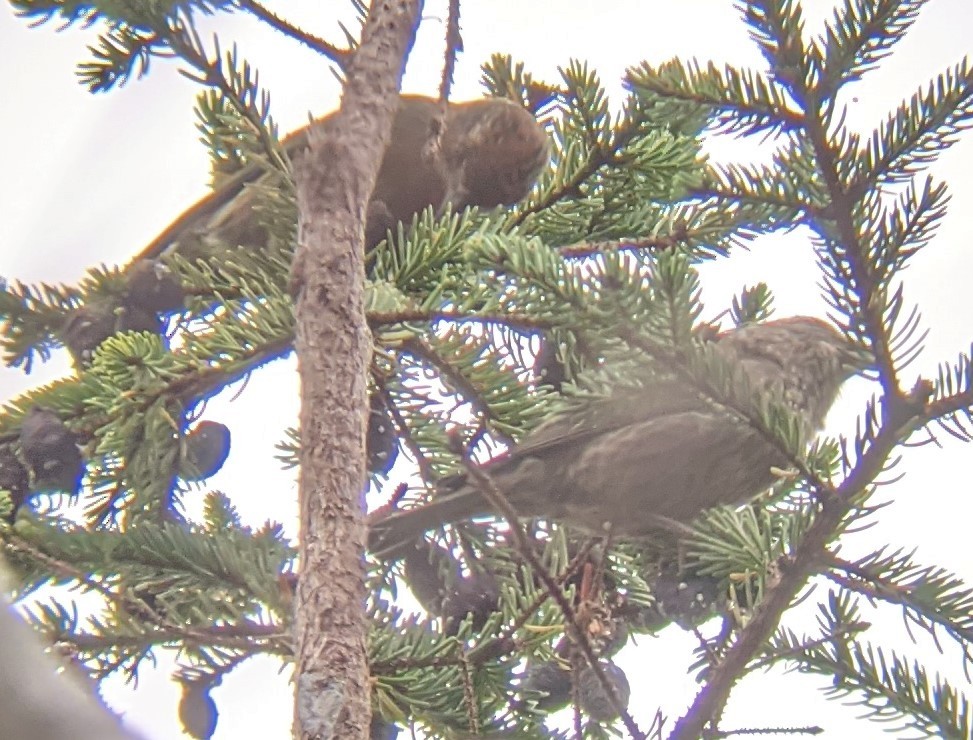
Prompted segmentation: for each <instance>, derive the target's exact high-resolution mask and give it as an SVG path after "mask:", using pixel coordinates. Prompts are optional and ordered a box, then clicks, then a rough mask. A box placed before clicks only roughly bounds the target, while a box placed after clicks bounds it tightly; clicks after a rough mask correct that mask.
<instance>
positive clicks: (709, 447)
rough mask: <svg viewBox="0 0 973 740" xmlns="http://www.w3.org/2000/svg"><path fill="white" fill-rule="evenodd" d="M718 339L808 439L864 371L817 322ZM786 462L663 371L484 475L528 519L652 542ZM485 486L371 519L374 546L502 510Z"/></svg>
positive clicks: (852, 351) (543, 432)
mask: <svg viewBox="0 0 973 740" xmlns="http://www.w3.org/2000/svg"><path fill="white" fill-rule="evenodd" d="M713 342H714V344H713V345H712V351H713V353H714V354H715V355H716V357H717V358H718V359H719V360H720V361H723V362H724V363H727V364H729V365H730V366H731V367H734V368H735V369H736V371H737V372H738V373H739V375H740V377H741V378H742V379H743V380H744V381H745V385H746V386H747V387H749V389H750V390H751V391H752V392H754V393H758V394H769V395H770V396H771V397H773V398H775V399H776V400H777V401H778V402H780V403H783V404H784V405H785V406H786V407H788V408H789V409H790V410H791V411H793V412H795V415H796V418H797V419H798V420H799V423H800V427H801V432H802V434H803V435H804V436H803V437H802V439H805V440H807V439H809V438H810V436H811V435H812V434H814V433H815V432H817V431H818V430H819V429H820V428H821V426H822V425H823V423H824V419H825V416H826V414H827V412H828V410H829V409H830V407H831V405H832V404H833V402H834V401H835V399H836V398H837V396H838V392H839V390H840V388H841V386H842V384H843V383H844V382H845V380H847V379H848V378H850V377H851V376H852V375H854V374H855V373H857V372H860V371H861V370H863V369H864V364H865V358H864V355H863V353H862V351H861V350H860V349H858V348H857V347H855V345H853V344H852V343H850V342H849V341H848V340H846V339H845V338H844V337H843V335H842V334H841V333H840V332H839V331H838V330H837V329H835V328H834V327H833V326H831V325H830V324H828V323H826V322H824V321H822V320H820V319H817V318H813V317H807V316H798V317H790V318H783V319H778V320H774V321H767V322H763V323H753V324H746V325H743V326H740V327H738V328H735V329H732V330H729V331H726V332H723V333H721V334H719V335H717V336H716V337H715V339H713ZM787 466H788V459H787V456H786V455H785V454H783V453H782V452H781V451H780V449H779V448H778V447H777V446H776V445H775V444H774V443H773V442H772V441H771V440H770V438H768V437H766V436H764V435H763V434H762V433H761V432H760V431H759V430H757V429H755V428H754V427H753V426H752V425H751V424H749V423H747V421H746V420H745V419H744V418H743V417H742V416H741V415H740V414H736V413H733V412H732V411H731V410H730V409H729V408H727V407H726V406H722V405H720V404H719V403H715V402H714V401H713V400H712V399H707V398H706V396H705V394H701V393H700V392H699V390H698V389H697V388H696V387H695V386H694V385H693V384H691V383H689V382H688V381H686V380H684V379H680V377H679V375H678V373H672V372H669V373H665V372H662V373H659V374H658V377H657V378H654V379H653V380H651V381H650V382H647V383H645V384H644V385H643V386H641V387H636V386H619V387H616V388H614V389H612V391H611V392H609V393H608V394H607V395H606V396H605V397H603V398H599V399H590V400H584V401H582V402H579V403H576V404H575V405H573V406H568V407H567V408H566V409H565V410H563V411H560V412H557V413H555V414H553V415H552V416H551V418H549V419H548V420H546V421H544V422H542V423H541V424H540V425H539V426H537V427H536V428H535V429H534V430H533V431H532V432H530V433H528V434H527V435H526V436H525V437H524V438H523V440H522V441H521V442H520V443H519V444H516V445H514V446H512V448H511V449H509V450H508V451H507V452H506V453H504V454H503V455H501V456H498V457H497V458H494V459H493V460H491V461H488V462H486V463H484V464H482V465H481V466H480V467H479V470H480V472H482V473H483V474H485V475H486V476H487V478H488V479H489V483H490V485H491V486H493V487H495V488H496V489H497V490H499V491H500V492H501V493H502V494H503V495H504V496H505V497H506V498H507V500H508V501H509V502H510V503H511V505H512V506H513V508H514V510H515V511H516V512H517V514H518V515H519V516H525V517H540V518H546V519H551V520H555V521H559V522H561V523H563V524H567V525H569V526H571V527H575V528H577V529H579V530H582V531H586V532H589V533H593V534H596V535H604V534H606V532H607V531H609V530H610V532H611V534H612V536H613V537H619V538H644V537H649V536H652V535H653V533H655V534H658V532H659V530H660V529H666V528H668V527H669V525H671V524H672V523H673V522H675V523H679V524H686V523H689V522H691V521H692V520H693V519H694V518H695V517H696V516H697V515H699V514H700V513H701V512H703V511H704V510H706V509H709V508H711V507H713V506H716V505H720V504H742V503H745V502H747V501H748V500H750V499H752V498H754V497H755V496H757V495H758V494H759V493H761V492H762V491H764V490H766V489H767V488H769V487H770V486H771V485H773V483H774V482H775V481H776V480H777V479H778V476H779V469H781V468H786V467H787ZM481 485H483V481H480V482H479V483H478V482H477V481H475V480H472V479H471V476H470V475H460V476H454V477H452V478H450V479H447V480H445V481H443V482H442V483H441V484H440V487H439V489H438V490H437V491H436V492H435V495H434V496H433V497H432V499H431V500H430V502H429V503H426V504H423V505H420V506H416V507H413V508H409V509H402V510H397V511H393V512H392V513H390V514H387V515H383V516H382V517H381V518H379V519H378V520H376V521H373V522H371V527H370V533H369V549H370V550H371V551H372V552H373V553H380V554H381V553H386V555H387V556H388V557H389V559H395V557H399V556H401V555H400V554H399V553H401V552H402V547H403V546H405V545H406V544H411V543H414V542H415V541H416V540H417V538H419V537H421V536H422V535H423V534H424V533H425V532H428V531H430V530H432V529H435V528H437V527H441V526H442V525H444V524H447V523H453V522H457V521H462V520H464V519H468V518H472V517H477V516H485V515H489V514H491V513H494V512H492V511H491V508H490V505H489V504H488V503H487V501H486V499H485V497H484V496H483V493H482V490H481Z"/></svg>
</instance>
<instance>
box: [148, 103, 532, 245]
mask: <svg viewBox="0 0 973 740" xmlns="http://www.w3.org/2000/svg"><path fill="white" fill-rule="evenodd" d="M439 112H440V103H439V101H437V100H435V99H434V98H428V97H422V96H416V95H403V96H402V98H401V102H400V105H399V109H398V112H397V113H396V116H395V118H394V120H393V123H392V132H391V137H390V139H389V144H388V148H387V149H386V151H385V156H384V158H383V160H382V164H381V167H380V169H379V172H378V176H377V179H376V182H375V189H374V191H373V193H372V199H371V201H370V202H369V206H368V210H367V215H366V220H367V222H366V227H365V231H366V240H365V241H366V244H365V245H366V247H368V248H371V247H374V246H375V245H377V244H378V243H379V242H381V241H382V240H383V239H384V238H385V234H386V231H387V230H388V229H391V228H393V227H394V226H395V225H396V223H398V222H399V221H405V222H407V221H409V220H410V219H411V218H412V216H413V215H414V214H415V213H417V212H419V211H421V210H422V209H424V208H426V207H428V206H432V207H433V208H435V209H437V210H438V211H440V212H444V211H445V210H446V208H447V206H448V207H451V208H452V210H454V211H459V210H462V209H463V208H466V207H467V206H479V207H481V208H494V207H496V206H503V205H512V204H514V203H516V202H517V201H519V200H522V199H523V198H524V196H526V195H527V193H528V191H529V190H530V189H531V187H533V185H534V182H535V181H536V180H537V176H538V174H539V173H540V171H541V169H542V168H543V167H544V165H545V164H546V163H547V162H548V159H549V157H550V153H549V147H548V139H547V134H546V133H545V132H544V129H543V128H542V127H541V126H540V124H538V123H537V121H536V120H535V119H534V116H533V115H531V113H530V112H528V111H527V110H525V109H524V108H523V107H522V106H520V105H519V104H517V103H514V102H512V101H510V100H506V99H504V98H483V99H480V100H472V101H468V102H463V103H449V104H448V107H447V110H446V116H445V119H444V120H443V122H442V123H443V128H442V130H441V139H440V141H439V146H438V147H435V146H430V142H432V141H434V138H435V137H436V135H437V125H438V124H437V122H438V116H439ZM332 120H333V118H332V117H331V116H325V117H324V118H321V119H319V120H318V121H315V122H314V123H312V124H311V125H310V126H308V127H305V128H304V129H301V130H299V131H297V132H295V133H294V134H291V135H290V136H289V137H287V139H285V140H284V142H283V148H284V150H285V151H286V152H287V153H288V155H290V156H291V157H300V156H305V155H304V152H305V150H306V149H307V143H308V139H309V131H310V129H311V128H314V129H317V130H319V131H321V132H322V133H326V132H327V129H328V127H329V126H330V125H331V122H332ZM260 173H261V170H260V169H259V168H258V167H255V166H251V167H247V168H244V169H243V170H241V171H240V172H238V173H236V174H235V175H233V176H231V177H229V178H228V179H226V180H225V181H224V182H223V183H222V184H221V185H220V186H219V187H218V188H217V189H216V190H215V191H214V192H213V193H212V194H211V195H210V196H208V197H207V198H204V199H203V200H202V201H200V202H199V203H197V204H196V205H194V206H193V207H192V208H190V209H189V210H188V211H186V212H185V213H184V214H183V215H182V216H181V217H180V218H179V219H177V220H176V221H175V222H174V223H173V224H172V225H171V226H170V227H169V228H168V229H166V230H165V232H163V233H162V234H161V235H160V236H159V237H158V238H157V239H156V240H155V241H154V242H153V243H152V244H150V245H149V246H148V247H147V248H146V249H145V251H144V253H143V254H145V255H146V256H148V257H152V256H157V255H158V254H160V253H162V252H169V251H175V252H176V253H179V254H181V255H183V256H184V257H188V258H197V257H202V256H209V255H211V254H213V253H214V250H219V249H223V248H226V247H227V246H229V247H238V246H245V247H258V248H259V247H261V246H264V245H266V244H267V241H268V234H267V232H266V229H265V228H264V226H263V225H262V224H261V223H260V219H259V218H258V217H257V214H256V211H255V206H256V205H257V201H258V199H257V197H256V196H255V193H254V192H253V190H252V189H249V188H247V187H246V185H247V184H248V183H250V182H252V181H254V180H256V179H257V178H258V177H259V175H260Z"/></svg>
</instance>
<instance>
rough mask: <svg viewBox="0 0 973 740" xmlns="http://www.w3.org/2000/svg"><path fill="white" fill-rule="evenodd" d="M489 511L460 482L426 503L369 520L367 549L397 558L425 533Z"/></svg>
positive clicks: (474, 492) (476, 494) (472, 490)
mask: <svg viewBox="0 0 973 740" xmlns="http://www.w3.org/2000/svg"><path fill="white" fill-rule="evenodd" d="M488 512H489V506H488V505H487V503H486V501H485V500H484V499H483V496H482V495H481V494H480V492H479V491H478V490H476V489H475V488H474V487H473V486H470V485H463V486H461V487H460V488H458V489H457V490H455V491H451V492H449V493H445V494H442V495H439V496H437V497H436V498H434V499H433V500H432V501H430V502H429V503H427V504H423V505H422V506H417V507H415V508H412V509H404V510H401V511H395V512H393V513H391V514H389V515H388V516H386V517H383V518H381V519H379V520H377V521H374V522H371V523H370V526H369V531H368V550H369V551H370V552H371V553H372V554H374V555H377V556H378V557H380V558H382V559H383V560H397V559H398V558H400V557H402V556H403V555H404V554H405V552H406V551H407V549H408V548H409V547H410V546H411V545H412V544H413V543H414V542H415V541H416V540H417V539H419V538H420V537H421V536H422V535H423V534H425V533H426V532H428V531H430V530H432V529H436V528H437V527H441V526H443V525H444V524H451V523H452V522H458V521H461V520H463V519H469V518H470V517H474V516H477V515H481V514H486V513H488Z"/></svg>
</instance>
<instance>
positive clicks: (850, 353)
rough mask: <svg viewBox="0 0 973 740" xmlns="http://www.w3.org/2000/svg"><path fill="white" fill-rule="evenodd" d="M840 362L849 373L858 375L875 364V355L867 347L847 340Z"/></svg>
mask: <svg viewBox="0 0 973 740" xmlns="http://www.w3.org/2000/svg"><path fill="white" fill-rule="evenodd" d="M841 364H842V366H843V367H844V368H845V369H846V370H847V371H848V372H849V373H850V374H852V375H858V374H859V373H862V372H864V371H866V370H868V369H870V368H873V367H874V366H875V356H874V355H873V354H872V352H871V350H869V349H868V348H867V347H863V346H861V345H860V344H858V343H852V342H848V344H847V345H846V349H845V352H844V354H843V357H842V358H841Z"/></svg>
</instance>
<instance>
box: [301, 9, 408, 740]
mask: <svg viewBox="0 0 973 740" xmlns="http://www.w3.org/2000/svg"><path fill="white" fill-rule="evenodd" d="M421 5H422V3H421V0H397V1H392V0H386V1H384V2H379V1H376V2H373V3H372V7H371V10H370V11H369V15H368V19H367V20H366V23H365V27H364V30H363V33H362V40H361V46H360V48H359V49H358V50H357V51H356V53H355V55H354V56H353V57H352V59H351V61H350V63H349V65H348V67H347V69H346V70H345V72H346V74H347V82H346V84H345V88H344V94H343V97H342V103H341V109H340V111H339V112H338V113H337V114H336V116H335V119H334V126H333V127H332V128H331V130H330V132H329V135H328V136H327V137H326V138H324V139H318V140H312V141H311V142H310V144H309V153H308V155H307V156H304V157H301V158H299V161H297V162H296V166H295V176H296V180H297V200H298V210H299V213H300V232H299V234H300V236H299V240H298V241H299V244H298V250H297V254H296V255H295V258H294V266H293V284H294V288H295V291H296V296H297V306H296V311H297V333H296V349H297V356H298V364H299V368H300V378H301V474H300V502H301V503H300V505H301V534H300V563H301V576H300V582H299V586H298V591H297V600H296V610H297V613H296V618H295V625H296V628H295V631H296V634H295V640H296V653H297V710H296V715H297V729H296V732H297V736H298V737H300V738H307V739H310V738H332V737H337V738H366V737H367V736H368V735H367V733H368V724H369V709H370V707H369V683H368V665H367V660H366V632H367V625H366V621H365V616H364V602H365V586H364V561H363V555H364V549H365V524H364V501H363V498H362V496H363V491H364V481H365V451H364V450H365V424H366V418H367V412H368V407H367V400H366V370H367V367H368V361H369V358H370V355H371V351H372V345H371V336H370V334H369V332H368V327H367V326H366V324H365V314H364V306H363V299H362V291H363V284H364V277H365V272H364V247H363V241H364V226H365V213H366V207H367V204H368V200H369V196H370V194H371V192H372V188H373V186H374V184H375V177H376V174H377V172H378V168H379V164H380V162H381V159H382V155H383V153H384V151H385V147H386V145H387V143H388V138H389V132H390V130H391V124H392V117H393V114H394V112H395V109H396V106H397V103H398V93H399V87H400V85H401V81H402V71H403V68H404V66H405V58H406V55H407V53H408V51H409V49H410V48H411V45H412V42H413V40H414V38H415V31H416V26H417V23H418V18H419V12H420V7H421Z"/></svg>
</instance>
